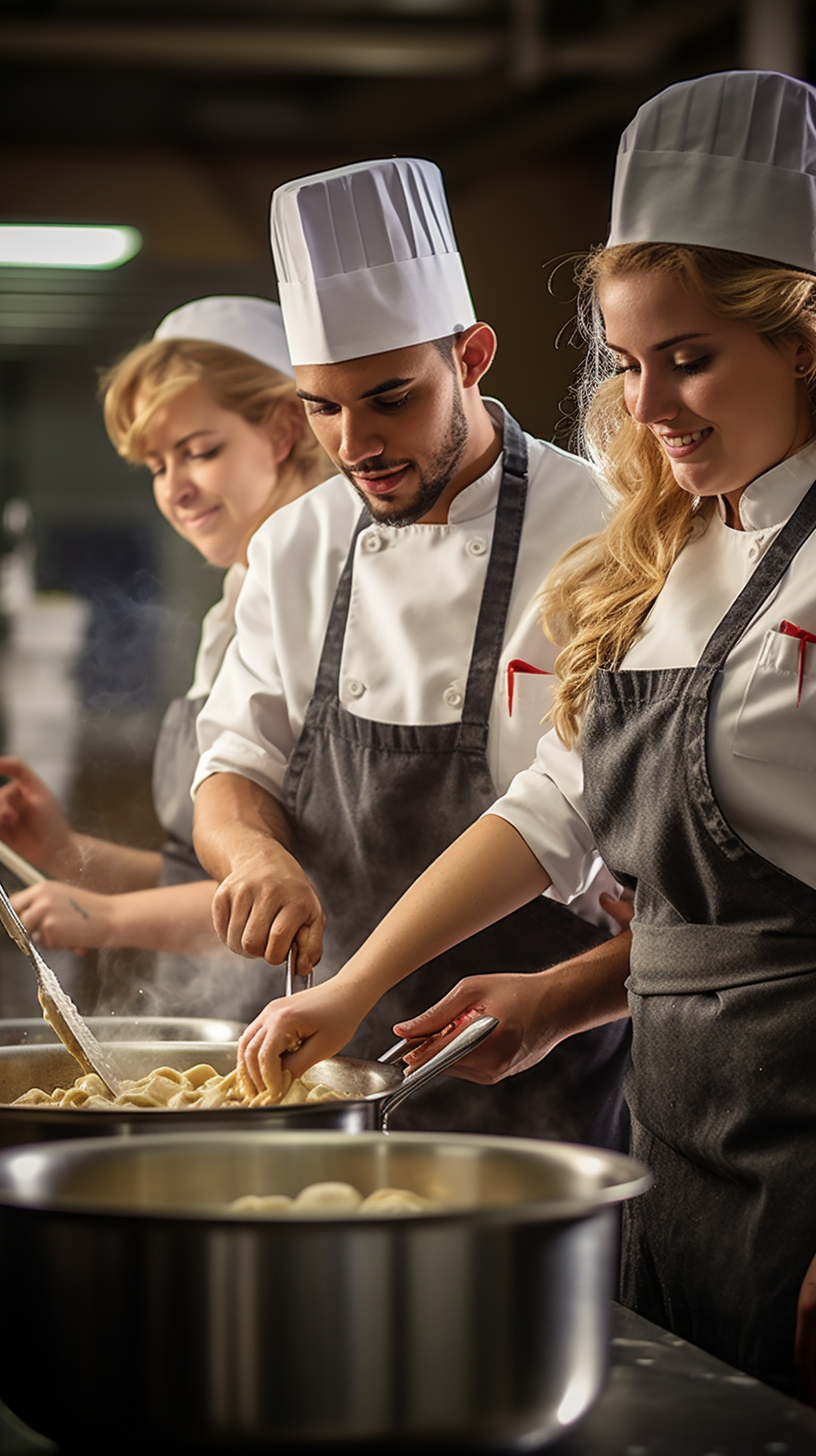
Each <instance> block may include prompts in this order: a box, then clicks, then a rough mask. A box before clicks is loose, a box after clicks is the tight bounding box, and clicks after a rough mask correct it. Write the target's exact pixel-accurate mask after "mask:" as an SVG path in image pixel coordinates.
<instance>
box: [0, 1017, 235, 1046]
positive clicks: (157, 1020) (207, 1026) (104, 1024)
mask: <svg viewBox="0 0 816 1456" xmlns="http://www.w3.org/2000/svg"><path fill="white" fill-rule="evenodd" d="M83 1020H84V1022H85V1025H86V1026H89V1027H90V1028H91V1031H92V1032H93V1034H94V1036H95V1037H96V1039H97V1041H99V1042H102V1043H103V1045H104V1044H105V1043H107V1042H120V1041H133V1042H145V1041H148V1042H153V1041H161V1042H164V1041H206V1042H213V1041H214V1042H236V1041H237V1040H238V1038H239V1036H240V1035H241V1032H242V1031H243V1029H244V1023H243V1021H221V1020H219V1019H218V1018H217V1017H203V1016H85V1017H83ZM57 1041H58V1037H57V1034H56V1032H55V1031H54V1030H53V1029H52V1028H51V1027H50V1026H49V1025H48V1022H47V1021H46V1020H45V1018H44V1017H42V1016H19V1017H14V1018H12V1017H7V1018H5V1019H4V1020H0V1047H4V1046H41V1045H43V1044H46V1045H48V1046H53V1045H55V1044H56V1042H57Z"/></svg>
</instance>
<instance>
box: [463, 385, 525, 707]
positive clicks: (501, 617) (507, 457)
mask: <svg viewBox="0 0 816 1456" xmlns="http://www.w3.org/2000/svg"><path fill="white" fill-rule="evenodd" d="M527 479H528V460H527V441H526V440H525V438H524V435H523V434H522V431H521V429H520V427H519V425H517V424H516V421H515V420H514V419H513V416H512V415H510V414H508V413H507V411H506V410H505V411H504V442H503V449H502V478H501V485H500V487H499V499H498V503H497V505H496V521H495V525H494V527H493V542H492V545H491V548H490V561H489V563H488V567H487V575H486V577H485V584H484V588H483V590H482V600H481V604H480V606H479V615H478V617H477V619H476V632H475V635H474V638H473V651H472V652H471V655H470V667H469V669H468V680H467V687H466V688H465V701H464V706H463V708H462V724H463V728H464V729H465V731H467V729H470V728H479V729H483V728H485V727H486V726H487V722H488V719H489V717H490V707H491V704H492V702H493V693H494V691H495V687H496V674H497V673H498V670H499V661H500V658H501V651H502V646H503V644H504V630H505V625H506V622H507V613H508V611H509V610H510V597H511V596H512V593H513V583H514V581H515V576H516V562H517V561H518V553H519V545H520V543H521V532H522V527H523V525H524V511H525V507H526V505H527Z"/></svg>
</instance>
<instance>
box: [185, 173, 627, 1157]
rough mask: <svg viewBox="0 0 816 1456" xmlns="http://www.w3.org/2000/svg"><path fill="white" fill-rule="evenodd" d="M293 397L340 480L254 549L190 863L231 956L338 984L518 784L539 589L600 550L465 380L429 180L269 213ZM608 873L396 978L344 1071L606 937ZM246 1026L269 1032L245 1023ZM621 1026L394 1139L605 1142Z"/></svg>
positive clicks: (529, 744) (535, 702)
mask: <svg viewBox="0 0 816 1456" xmlns="http://www.w3.org/2000/svg"><path fill="white" fill-rule="evenodd" d="M272 250H273V256H274V259H275V265H276V269H277V275H278V287H279V298H280V304H281V308H282V310H283V318H284V323H285V327H286V334H287V340H288V344H289V349H290V353H291V358H292V362H293V365H294V367H295V377H296V381H297V386H298V392H299V394H300V397H301V398H302V400H303V401H304V407H305V410H306V414H307V416H308V418H309V421H310V424H311V426H312V428H313V429H314V431H315V434H316V435H317V437H318V439H319V440H320V442H321V444H322V445H323V447H324V449H325V450H326V451H327V452H328V454H329V455H330V456H331V458H332V459H333V461H334V462H335V464H336V465H337V468H338V474H337V475H336V476H334V477H333V478H332V479H330V480H329V481H327V482H326V483H325V484H323V485H321V486H319V487H318V488H317V489H316V490H313V491H311V492H309V493H308V494H307V495H306V496H304V497H303V498H302V499H301V500H298V501H296V502H294V503H293V504H292V505H291V506H287V507H285V508H284V510H282V511H279V512H277V513H276V514H275V515H274V516H273V517H272V518H271V519H270V520H269V521H268V522H267V523H266V524H265V525H263V526H261V528H260V529H259V530H258V531H257V532H256V534H255V536H254V538H253V541H252V544H251V546H250V551H249V571H248V575H247V579H246V582H245V585H244V588H243V590H242V593H241V598H240V601H239V604H238V611H237V634H236V637H235V640H234V641H233V643H232V645H231V647H230V649H229V651H228V654H227V657H226V659H225V661H224V665H223V668H222V670H221V673H220V675H219V677H218V680H217V682H216V684H215V687H214V689H213V692H212V695H211V697H210V699H209V702H208V704H207V706H206V707H205V708H204V709H203V711H202V712H201V713H200V714H199V718H198V731H199V744H200V748H201V753H202V756H201V760H200V764H199V769H198V774H197V776H196V782H195V785H194V794H195V828H194V837H195V846H196V852H197V854H198V855H199V858H200V859H201V862H202V864H204V865H205V867H206V868H207V870H208V871H209V873H210V874H212V875H213V877H214V878H216V879H218V880H219V881H220V882H221V884H220V888H219V890H218V892H217V894H216V897H215V903H214V917H215V923H216V928H217V930H218V932H219V934H220V935H221V936H222V938H223V940H224V941H225V942H226V944H227V945H228V946H229V947H230V949H232V950H233V951H236V952H243V954H245V955H247V956H263V957H265V958H266V960H268V961H269V962H270V963H271V964H278V963H280V962H281V961H282V960H284V959H285V958H286V955H287V952H288V951H289V949H290V946H292V945H293V943H295V954H296V957H297V969H298V971H299V973H300V974H301V975H305V974H306V973H307V972H308V971H309V970H310V969H311V968H312V967H315V968H316V976H317V979H325V978H327V977H329V976H331V975H332V974H333V973H334V972H335V971H336V970H337V969H338V968H339V967H340V966H341V965H342V964H343V963H344V962H345V961H346V960H347V959H348V957H349V956H350V955H351V953H352V952H353V951H354V950H356V949H357V947H358V946H359V945H360V943H361V942H362V941H363V940H364V939H365V937H366V935H367V934H368V933H369V931H370V930H371V929H372V928H373V926H374V925H375V924H376V923H377V922H378V921H379V920H380V919H381V918H382V916H383V915H384V914H385V912H386V911H387V910H388V909H389V908H390V906H391V905H392V904H393V903H394V901H395V900H396V899H397V898H398V897H399V895H400V894H401V893H402V892H403V891H404V890H405V888H406V887H407V886H408V885H409V884H410V883H411V882H412V881H413V880H414V879H415V878H416V876H417V875H418V874H419V873H420V872H421V871H422V870H423V869H424V868H425V867H426V866H427V865H428V864H429V863H430V862H431V861H432V860H433V859H434V858H435V857H436V856H437V855H438V854H439V853H440V852H441V850H442V849H443V848H445V846H447V845H448V844H449V843H450V842H451V841H452V840H453V839H454V838H455V837H456V836H457V835H458V834H459V833H461V832H462V830H464V829H465V828H466V827H467V825H468V824H470V823H471V822H472V821H473V820H474V819H475V818H477V816H478V815H480V814H481V813H482V812H483V811H484V810H485V809H487V807H488V806H489V805H490V804H492V803H493V801H494V799H495V798H496V797H497V796H498V795H499V794H501V793H502V792H503V791H504V790H505V789H506V788H507V786H508V784H509V782H510V780H511V779H512V778H513V776H514V774H515V773H516V772H517V771H519V770H520V769H522V768H524V767H526V766H528V765H529V763H530V762H532V760H533V758H534V756H535V746H536V742H537V740H538V737H539V736H540V733H541V731H542V727H541V722H542V718H543V717H544V715H545V713H546V712H547V708H548V702H549V681H550V680H549V677H548V674H550V673H551V671H552V668H553V661H554V657H555V650H554V648H553V647H552V645H551V644H550V643H549V642H548V641H547V639H546V638H545V637H544V635H543V632H542V628H541V624H540V620H539V611H538V606H537V593H538V591H539V588H540V586H541V583H542V581H543V579H544V577H545V576H546V574H547V572H548V570H549V568H550V567H551V566H552V565H553V563H554V562H555V561H556V560H557V558H558V557H559V556H560V555H561V553H562V552H563V551H564V550H565V549H566V548H567V547H568V546H570V545H572V544H573V542H575V541H576V540H578V539H579V538H581V537H583V536H586V535H589V534H591V533H593V532H595V531H597V530H598V529H599V528H600V526H601V524H602V519H603V509H604V507H603V500H602V497H601V495H600V492H599V491H598V489H597V487H596V485H595V483H594V481H593V479H592V477H591V474H590V472H589V469H588V467H587V466H585V465H584V464H583V463H582V462H580V461H579V460H577V459H575V458H574V457H572V456H570V455H567V454H565V453H564V452H562V451H560V450H558V449H556V448H555V447H553V446H552V445H549V444H545V443H544V442H542V441H540V440H536V439H533V438H531V437H530V436H529V435H526V434H524V433H523V432H522V430H521V429H520V428H519V426H518V425H517V424H516V422H515V420H514V419H513V418H512V417H511V416H510V415H509V414H508V412H507V411H506V410H505V409H504V408H503V406H502V405H500V404H499V403H497V402H496V401H494V400H491V399H488V398H484V397H483V396H482V394H481V391H480V385H481V382H482V380H483V378H484V376H485V374H486V373H487V370H488V369H489V367H490V364H491V362H492V359H493V356H494V352H495V349H496V338H495V335H494V333H493V330H492V329H491V328H490V327H489V326H488V325H487V324H486V323H482V322H479V321H477V319H476V315H475V313H474V309H473V304H472V301H471V297H470V293H469V289H468V284H467V280H466V276H465V272H464V268H463V264H462V260H461V257H460V255H459V253H458V251H457V247H456V241H455V238H454V233H453V227H452V223H451V219H450V216H449V212H448V206H447V201H446V197H445V192H444V186H443V182H442V177H441V174H440V172H439V170H438V168H437V167H436V166H435V165H434V164H433V163H431V162H428V161H420V160H414V159H407V158H391V159H388V160H383V161H375V162H364V163H360V164H356V165H353V166H348V167H341V168H338V169H337V170H334V171H330V172H323V173H319V174H317V175H315V176H311V177H305V178H301V179H299V180H297V181H294V182H290V183H287V184H286V185H284V186H282V187H280V188H278V189H277V190H276V192H275V193H274V195H273V198H272ZM613 889H614V885H613V882H612V881H611V879H610V877H609V876H608V874H607V872H606V870H605V869H604V868H603V866H602V865H601V864H600V862H599V865H598V874H597V879H596V883H595V885H594V886H593V889H592V892H591V893H587V894H585V895H584V896H583V897H582V898H581V899H580V900H575V901H573V902H572V903H571V904H570V905H569V906H565V905H563V904H559V903H558V902H557V901H556V900H555V899H553V898H549V897H547V896H544V897H540V898H538V899H536V900H534V901H533V902H532V903H530V904H529V905H527V906H526V907H525V908H524V909H522V910H521V911H518V912H516V913H515V914H512V915H510V916H508V917H507V918H506V919H505V920H504V921H502V922H501V923H500V924H499V925H498V926H496V927H493V928H492V929H490V930H486V931H484V932H482V933H481V934H480V935H478V936H477V937H474V938H473V939H472V940H471V941H468V942H466V943H465V944H464V945H463V946H459V947H457V948H455V949H454V950H453V951H451V952H449V953H447V954H446V955H445V956H442V957H440V958H439V959H437V960H435V961H433V962H432V963H430V964H429V965H428V966H426V967H423V968H422V969H421V970H420V971H418V972H417V973H415V974H414V975H413V976H411V977H409V978H408V980H407V981H405V982H403V983H402V984H401V985H399V986H397V987H395V988H394V990H393V991H391V992H390V993H389V994H388V995H387V996H386V997H384V998H383V1000H382V1001H381V1002H380V1003H379V1004H378V1006H377V1007H375V1009H374V1011H373V1012H372V1013H371V1014H370V1016H368V1017H367V1018H366V1020H365V1022H364V1024H363V1026H362V1027H361V1028H360V1029H359V1031H358V1033H357V1034H356V1036H355V1038H354V1040H353V1041H352V1042H351V1043H350V1044H349V1045H348V1046H347V1047H346V1048H345V1051H346V1052H349V1053H351V1054H354V1055H357V1056H364V1057H375V1056H378V1055H380V1054H381V1053H382V1052H384V1051H385V1050H386V1049H387V1048H388V1047H389V1046H390V1045H391V1043H392V1042H393V1039H394V1038H393V1034H392V1031H391V1028H392V1026H393V1024H394V1023H395V1022H397V1021H399V1020H401V1019H403V1018H404V1017H406V1016H408V1015H410V1014H414V1013H416V1012H419V1011H421V1010H423V1009H424V1008H425V1007H426V1006H428V1005H429V1003H430V1002H432V1001H436V1000H438V999H439V997H440V996H441V995H442V994H443V993H444V992H445V991H447V990H448V989H449V988H450V987H451V986H452V985H454V984H455V982H456V981H458V980H459V979H460V977H461V976H463V975H465V974H468V973H470V972H475V971H485V970H502V969H504V970H520V969H521V970H525V969H526V970H531V971H532V970H539V969H540V968H541V967H542V966H546V965H551V964H553V963H555V962H557V961H562V960H565V959H566V958H568V957H569V956H573V955H577V954H578V953H580V952H581V951H583V950H585V949H588V948H590V947H592V946H594V945H597V944H599V943H601V942H602V941H603V940H605V939H606V938H607V937H608V935H609V932H610V926H611V922H609V921H608V920H606V919H605V917H604V915H603V913H602V911H601V909H600V906H599V899H598V897H599V894H600V893H601V891H602V890H607V891H609V890H613ZM261 1015H262V1016H263V1013H261ZM627 1053H628V1027H627V1024H626V1023H625V1022H618V1023H615V1024H613V1025H609V1026H604V1027H599V1028H597V1029H594V1030H591V1031H587V1032H583V1033H582V1034H581V1035H580V1036H577V1037H573V1038H571V1039H570V1040H569V1041H567V1042H564V1043H562V1044H561V1045H560V1046H558V1047H557V1049H556V1050H555V1051H554V1052H553V1053H552V1054H551V1055H550V1056H549V1057H547V1058H546V1059H545V1060H544V1061H542V1062H541V1063H539V1065H538V1066H536V1067H535V1068H534V1069H532V1070H531V1071H530V1072H529V1073H527V1074H525V1076H524V1077H515V1078H510V1079H507V1080H506V1081H504V1082H502V1083H501V1084H499V1086H497V1087H481V1086H477V1085H475V1084H473V1083H469V1082H465V1081H462V1080H459V1079H451V1078H442V1079H440V1081H439V1082H437V1083H436V1084H435V1085H434V1086H433V1087H432V1088H430V1089H429V1090H428V1092H427V1093H425V1094H423V1095H422V1096H421V1097H420V1098H414V1099H412V1100H409V1101H408V1102H406V1103H405V1104H404V1106H403V1108H402V1109H400V1111H399V1112H398V1113H396V1114H395V1117H394V1125H395V1126H399V1127H403V1128H404V1127H411V1126H419V1127H423V1128H428V1127H436V1128H447V1129H451V1130H462V1131H475V1132H498V1133H513V1134H519V1135H538V1136H551V1137H557V1138H563V1139H568V1140H573V1141H580V1142H591V1143H598V1144H602V1145H609V1146H614V1145H616V1144H617V1143H618V1142H619V1140H620V1137H621V1130H620V1118H621V1093H620V1083H621V1076H622V1070H623V1065H624V1062H625V1059H626V1056H627Z"/></svg>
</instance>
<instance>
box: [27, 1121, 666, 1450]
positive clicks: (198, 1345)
mask: <svg viewBox="0 0 816 1456" xmlns="http://www.w3.org/2000/svg"><path fill="white" fill-rule="evenodd" d="M245 1129H246V1123H244V1124H243V1126H242V1127H240V1128H239V1127H236V1128H233V1130H232V1131H231V1132H229V1133H227V1132H225V1131H223V1132H215V1133H207V1134H206V1135H198V1136H194V1135H191V1134H188V1135H186V1136H183V1135H178V1134H175V1133H173V1134H170V1135H167V1136H165V1137H150V1138H135V1139H131V1138H118V1139H103V1140H85V1139H82V1140H77V1141H72V1142H63V1143H59V1144H56V1143H51V1144H43V1145H42V1146H39V1147H27V1148H17V1149H7V1150H6V1151H4V1152H0V1284H1V1285H2V1289H3V1307H4V1311H5V1314H4V1318H3V1320H2V1321H0V1398H2V1400H4V1401H5V1402H6V1403H7V1405H9V1406H10V1408H11V1409H12V1410H13V1411H14V1412H15V1413H16V1414H17V1415H18V1416H19V1417H21V1418H22V1419H23V1420H24V1421H26V1422H28V1424H29V1425H31V1426H33V1427H34V1429H35V1430H39V1431H41V1432H42V1433H43V1434H45V1435H47V1436H50V1437H51V1438H52V1439H54V1440H56V1441H57V1442H58V1443H59V1444H60V1445H63V1444H66V1445H70V1447H71V1449H73V1448H74V1447H76V1448H77V1449H79V1448H80V1446H81V1448H82V1450H83V1451H87V1450H93V1449H95V1448H96V1449H101V1448H103V1449H104V1450H105V1451H106V1452H107V1451H109V1450H110V1449H111V1446H112V1444H115V1446H116V1449H117V1451H125V1452H128V1453H129V1452H131V1451H133V1452H135V1451H136V1450H139V1451H144V1450H145V1449H147V1450H150V1449H151V1447H152V1448H155V1445H156V1442H157V1440H159V1441H160V1442H161V1447H162V1449H165V1448H166V1449H168V1450H169V1449H172V1450H174V1451H176V1450H178V1451H185V1450H187V1451H193V1450H195V1451H200V1450H213V1451H215V1450H223V1451H224V1452H226V1451H229V1452H232V1453H235V1452H239V1451H249V1450H256V1451H257V1450H259V1449H274V1450H275V1451H276V1452H278V1451H279V1450H282V1449H285V1448H286V1447H287V1446H292V1447H294V1448H296V1449H302V1448H303V1447H304V1446H305V1445H309V1446H312V1445H317V1446H318V1448H319V1447H320V1446H321V1445H326V1446H329V1447H332V1446H335V1445H338V1444H344V1443H346V1442H348V1443H356V1445H357V1446H359V1444H360V1443H361V1442H362V1443H364V1442H366V1441H371V1442H375V1441H382V1440H387V1441H388V1443H389V1446H394V1447H395V1448H397V1449H398V1448H400V1447H406V1448H409V1449H415V1448H417V1447H418V1446H419V1444H420V1443H421V1442H426V1443H427V1442H428V1441H433V1442H440V1441H443V1442H445V1443H448V1444H451V1445H456V1444H458V1443H461V1444H462V1445H464V1446H466V1447H467V1448H468V1449H469V1450H473V1449H476V1448H482V1449H490V1448H496V1447H498V1446H501V1447H502V1448H503V1449H505V1450H506V1449H507V1447H508V1445H511V1446H514V1447H520V1448H521V1447H523V1448H524V1449H529V1448H530V1447H531V1446H534V1445H539V1444H541V1443H543V1442H546V1441H549V1440H551V1439H553V1438H554V1437H556V1436H558V1435H559V1434H561V1433H562V1432H563V1431H564V1430H565V1429H566V1428H567V1427H568V1426H570V1425H571V1424H572V1423H573V1422H574V1421H575V1420H577V1419H578V1418H579V1416H581V1415H582V1414H583V1412H584V1411H585V1410H586V1409H587V1408H588V1407H589V1405H590V1404H591V1403H592V1401H593V1400H594V1399H595V1397H596V1396H597V1394H598V1392H599V1391H600V1389H601V1386H602V1384H603V1381H604V1378H605V1374H606V1370H607V1362H608V1352H609V1321H610V1312H611V1295H612V1292H613V1278H614V1270H615V1266H616V1255H617V1205H618V1204H619V1203H620V1201H621V1200H623V1199H626V1198H630V1197H633V1196H634V1195H636V1194H639V1193H640V1192H642V1191H643V1190H644V1189H645V1188H647V1187H648V1186H649V1183H650V1181H651V1179H650V1175H649V1174H648V1172H647V1171H646V1170H645V1169H644V1168H643V1166H642V1165H640V1164H638V1163H635V1162H634V1161H633V1160H632V1159H630V1158H626V1157H624V1156H622V1155H620V1154H615V1153H608V1152H603V1151H601V1150H596V1149H591V1148H582V1147H577V1146H573V1145H568V1144H558V1143H546V1142H534V1141H527V1140H524V1139H518V1138H488V1137H477V1136H472V1135H459V1136H456V1135H449V1136H436V1135H432V1134H426V1133H393V1134H390V1135H389V1136H388V1137H383V1136H381V1135H379V1134H375V1133H362V1134H360V1135H359V1136H358V1137H354V1138H349V1137H347V1136H346V1135H345V1134H343V1133H339V1132H306V1133H300V1134H293V1133H291V1132H284V1133H274V1132H269V1131H268V1130H266V1129H265V1130H263V1131H246V1130H245ZM326 1179H328V1180H340V1181H345V1182H350V1183H352V1184H354V1185H355V1186H356V1187H357V1188H359V1189H360V1191H361V1192H362V1193H368V1192H370V1191H372V1190H373V1189H374V1188H377V1187H382V1186H396V1187H401V1188H410V1189H413V1190H414V1191H416V1192H418V1193H422V1194H425V1195H427V1196H429V1197H431V1198H436V1199H438V1198H440V1197H444V1198H445V1200H446V1208H445V1209H444V1211H441V1212H434V1213H432V1214H422V1215H419V1216H416V1215H415V1216H408V1215H403V1216H397V1217H393V1216H392V1217H386V1216H381V1217H366V1218H361V1217H360V1216H358V1215H353V1214H352V1215H348V1214H346V1215H343V1216H332V1217H327V1216H325V1215H323V1216H314V1215H312V1216H310V1217H307V1218H298V1219H296V1218H293V1217H292V1216H286V1217H282V1218H281V1217H279V1218H266V1219H264V1218H259V1217H254V1218H240V1219H239V1218H236V1217H235V1216H232V1217H231V1216H230V1215H229V1214H228V1213H226V1211H225V1207H224V1205H225V1204H227V1203H229V1202H230V1201H231V1200H233V1199H235V1198H237V1197H239V1196H241V1195H243V1194H246V1193H270V1192H286V1193H290V1194H292V1193H296V1192H298V1191H299V1190H300V1189H301V1188H302V1187H304V1186H305V1185H306V1184H308V1183H311V1182H315V1181H323V1180H326ZM363 1449H364V1448H363Z"/></svg>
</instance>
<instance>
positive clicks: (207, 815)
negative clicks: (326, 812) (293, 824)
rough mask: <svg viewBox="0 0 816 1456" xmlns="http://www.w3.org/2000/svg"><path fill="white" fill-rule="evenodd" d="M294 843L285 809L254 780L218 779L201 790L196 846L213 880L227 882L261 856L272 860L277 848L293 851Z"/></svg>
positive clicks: (212, 778)
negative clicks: (249, 862) (290, 848)
mask: <svg viewBox="0 0 816 1456" xmlns="http://www.w3.org/2000/svg"><path fill="white" fill-rule="evenodd" d="M290 837H291V836H290V829H289V823H288V820H287V818H286V815H285V813H284V811H283V808H282V806H281V805H280V804H279V803H278V801H277V800H276V799H273V798H272V796H271V794H268V793H267V792H266V790H265V789H261V788H259V786H258V785H257V784H255V783H253V782H252V780H251V779H247V778H244V777H243V775H242V774H231V773H218V774H212V775H211V776H210V778H208V779H205V780H204V782H203V783H202V784H200V785H199V788H198V790H197V792H196V796H195V808H194V812H193V844H194V846H195V851H196V854H197V856H198V859H199V861H200V863H201V864H202V865H203V867H204V869H205V870H206V871H207V873H208V874H210V875H212V877H213V879H215V880H219V881H220V880H224V879H226V877H227V875H229V874H231V873H232V872H233V871H234V870H235V869H236V868H237V867H238V866H239V865H240V864H242V863H243V862H245V861H247V860H249V859H251V858H252V857H253V855H254V854H256V853H258V852H259V851H260V852H261V853H263V854H267V855H268V854H269V852H270V849H271V848H272V846H273V845H274V844H279V845H281V847H282V848H283V849H285V850H288V846H289V842H290Z"/></svg>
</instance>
